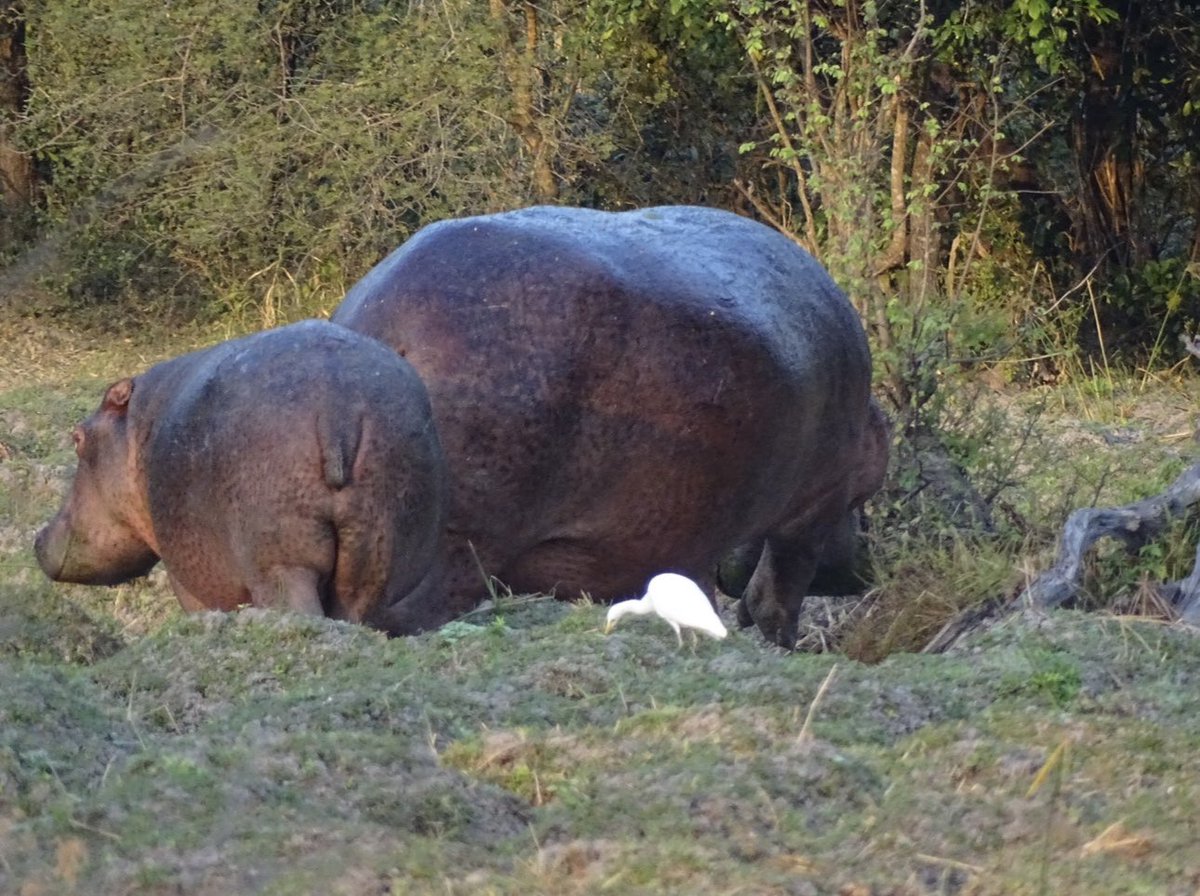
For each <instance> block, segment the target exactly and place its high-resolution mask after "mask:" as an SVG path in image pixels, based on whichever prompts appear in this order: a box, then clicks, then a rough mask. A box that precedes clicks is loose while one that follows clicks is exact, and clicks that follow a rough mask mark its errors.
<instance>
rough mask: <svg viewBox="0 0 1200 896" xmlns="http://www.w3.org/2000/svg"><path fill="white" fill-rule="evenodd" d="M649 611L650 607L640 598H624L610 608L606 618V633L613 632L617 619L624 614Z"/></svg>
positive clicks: (638, 614) (636, 614)
mask: <svg viewBox="0 0 1200 896" xmlns="http://www.w3.org/2000/svg"><path fill="white" fill-rule="evenodd" d="M649 612H650V607H649V606H648V605H645V602H644V601H640V600H623V601H621V602H620V603H618V604H613V605H612V606H611V607H609V608H608V615H607V616H606V617H605V618H604V634H606V635H607V634H608V633H609V632H611V631H612V630H613V629H614V628H615V627H616V625H617V620H618V619H620V618H621V617H622V616H628V615H629V614H630V613H632V614H634V615H635V616H640V615H642V614H645V613H649Z"/></svg>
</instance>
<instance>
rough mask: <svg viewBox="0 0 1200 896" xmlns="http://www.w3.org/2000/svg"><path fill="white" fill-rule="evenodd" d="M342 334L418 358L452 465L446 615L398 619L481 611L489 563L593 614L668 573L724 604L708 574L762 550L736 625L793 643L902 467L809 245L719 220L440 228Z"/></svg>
mask: <svg viewBox="0 0 1200 896" xmlns="http://www.w3.org/2000/svg"><path fill="white" fill-rule="evenodd" d="M332 319H333V320H334V321H336V322H338V323H340V324H342V325H344V326H347V327H349V328H351V329H354V330H358V331H360V332H363V333H366V334H368V335H371V336H374V337H376V338H378V339H380V340H382V341H383V342H385V343H387V344H389V345H391V346H393V347H394V348H395V349H396V350H397V351H398V352H399V353H400V354H401V355H402V356H404V357H405V358H407V359H408V361H409V362H410V363H412V365H413V366H414V367H415V368H416V369H417V371H418V373H419V374H420V375H421V378H422V379H423V380H424V381H425V384H426V387H427V388H428V389H429V393H430V398H431V400H432V402H433V410H434V416H435V418H436V420H437V424H438V431H439V434H440V435H441V438H442V444H443V446H444V448H445V451H446V459H447V464H448V466H449V470H450V477H451V490H450V509H449V516H448V521H447V536H448V537H447V540H446V544H445V552H446V553H445V557H444V560H445V568H446V574H447V599H446V603H445V604H444V605H443V606H431V607H430V608H429V610H430V612H429V615H428V616H426V617H411V618H409V619H407V620H405V621H404V622H403V623H402V624H403V625H408V626H414V627H428V626H430V625H434V624H438V623H440V622H441V621H444V620H445V619H446V618H450V617H451V616H453V615H455V614H458V613H462V612H464V611H466V610H468V609H470V608H471V607H472V606H474V605H475V604H476V603H477V601H478V600H479V599H480V598H481V596H482V595H483V593H484V590H483V584H482V578H481V574H480V569H481V568H482V569H483V570H486V571H487V573H488V574H489V575H494V576H496V577H497V578H498V579H499V580H501V581H502V582H504V583H506V584H507V585H509V586H510V587H512V588H513V589H514V590H517V591H555V592H556V593H557V594H558V595H559V596H562V597H574V596H577V595H579V594H581V593H586V594H588V595H590V596H591V597H592V598H595V599H598V600H612V599H616V598H622V597H634V596H637V595H638V594H640V593H641V590H642V588H643V587H644V586H645V583H646V581H647V580H648V579H649V578H650V577H651V576H652V575H653V574H655V573H659V572H663V571H667V570H672V571H676V572H681V573H684V574H686V575H689V576H691V577H692V578H694V579H696V580H697V581H699V582H700V583H701V584H702V586H703V587H705V588H706V590H707V591H708V593H709V594H710V595H711V594H712V586H713V574H714V568H715V565H716V562H717V561H718V560H719V559H720V558H721V557H722V556H724V555H725V554H726V553H728V552H729V551H730V550H731V549H734V548H737V547H738V546H745V545H753V546H755V549H756V550H757V553H758V559H757V563H756V565H755V569H754V573H753V575H752V577H751V579H750V582H749V584H748V586H747V587H746V590H745V593H744V595H743V597H742V610H741V618H742V621H743V623H744V624H749V623H750V622H754V623H757V624H758V626H759V628H760V629H762V631H763V633H764V634H765V635H766V636H767V637H768V638H769V639H771V640H772V641H775V642H777V643H779V644H782V645H785V646H789V647H790V646H792V645H793V644H794V642H795V638H796V624H797V618H798V615H799V610H800V606H801V603H802V601H803V598H804V595H805V592H806V589H807V588H808V586H809V583H810V581H811V580H812V577H813V572H814V569H815V568H816V566H817V562H818V558H819V557H820V556H821V555H822V552H823V550H824V548H825V546H826V544H827V543H832V542H831V539H832V541H833V542H839V541H844V538H845V535H846V533H847V532H848V531H849V528H848V527H850V526H851V525H852V522H851V520H852V511H853V510H854V509H855V508H856V507H858V506H859V505H861V504H862V502H863V501H864V500H865V499H866V498H867V497H868V496H870V495H871V494H872V493H873V492H874V491H875V490H876V489H877V488H878V487H879V484H880V482H881V480H882V476H883V472H884V467H885V466H886V463H887V450H888V433H887V424H886V421H885V420H884V418H883V416H882V414H880V413H879V411H878V409H877V408H875V407H874V406H873V404H872V403H871V400H870V396H869V386H870V373H871V360H870V355H869V353H868V349H867V342H866V338H865V336H864V334H863V329H862V326H861V324H860V322H859V319H858V317H857V315H856V313H855V312H854V309H853V308H852V307H851V306H850V304H849V302H848V301H847V300H846V298H845V296H844V295H843V294H842V293H841V292H840V291H839V290H838V289H837V287H836V286H835V285H834V284H833V282H832V281H831V280H830V278H829V276H828V275H827V274H826V273H825V271H824V270H823V269H822V268H821V267H820V266H819V265H818V264H817V263H816V262H815V261H814V260H813V259H812V258H811V257H810V256H809V255H807V254H806V253H805V252H804V251H802V250H801V249H799V248H798V247H797V246H796V245H795V244H793V243H792V242H791V241H789V240H787V239H786V238H784V237H783V236H781V235H780V234H778V233H776V232H775V231H773V230H771V229H769V228H767V227H765V226H763V225H760V224H757V223H755V222H753V221H750V220H748V219H745V218H741V217H738V216H736V215H733V214H730V213H727V212H721V211H716V210H713V209H703V208H686V207H675V208H655V209H647V210H643V211H635V212H622V213H610V212H597V211H588V210H582V209H568V208H546V207H543V208H530V209H525V210H522V211H517V212H509V213H505V214H499V215H490V216H484V217H477V218H466V219H461V220H453V221H445V222H441V223H438V224H435V225H432V226H430V227H426V228H424V229H423V230H421V231H420V232H418V233H417V234H416V235H415V236H414V237H413V238H412V239H410V240H409V241H408V242H407V243H405V245H404V246H402V247H401V248H400V249H399V250H397V251H396V252H394V253H393V254H392V255H391V256H389V257H388V258H387V259H385V260H384V261H383V262H381V263H380V264H379V265H378V266H376V267H375V268H374V269H373V270H372V271H370V272H369V273H368V274H367V276H366V277H364V278H363V280H362V281H361V282H359V283H358V284H357V285H356V286H355V287H354V288H353V289H352V290H351V291H350V293H349V294H348V295H347V296H346V299H345V301H344V302H343V303H342V305H341V306H340V307H339V308H338V309H337V311H336V312H335V313H334V315H333V318H332ZM759 544H761V545H762V547H761V549H759V548H758V547H757V545H759ZM842 550H843V551H844V547H843V548H842ZM473 554H474V555H477V559H476V556H473ZM414 609H415V607H414Z"/></svg>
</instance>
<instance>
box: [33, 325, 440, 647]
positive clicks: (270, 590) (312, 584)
mask: <svg viewBox="0 0 1200 896" xmlns="http://www.w3.org/2000/svg"><path fill="white" fill-rule="evenodd" d="M72 436H73V438H74V441H75V453H76V454H77V455H78V458H79V461H78V467H77V469H76V472H75V478H74V481H73V483H72V485H71V489H70V492H69V494H68V495H67V498H66V500H65V502H64V504H63V506H62V508H61V509H60V510H59V512H58V514H57V516H55V517H54V519H53V520H51V521H50V522H49V523H48V524H47V525H46V526H45V527H44V528H43V529H42V530H41V531H40V532H39V533H38V534H37V537H36V540H35V544H34V551H35V554H36V555H37V560H38V563H39V565H40V566H41V568H42V570H43V571H44V572H45V573H46V575H48V576H49V577H50V578H51V579H54V580H57V581H64V582H82V583H86V584H98V585H113V584H118V583H121V582H125V581H128V580H129V579H132V578H134V577H137V576H141V575H144V574H145V573H147V572H149V570H150V569H151V568H152V567H153V566H154V565H155V563H157V562H158V561H159V560H160V559H161V560H162V561H163V565H164V566H165V568H166V571H167V576H168V578H169V580H170V582H171V586H172V588H173V589H174V591H175V594H176V595H177V596H178V598H179V602H180V604H181V605H182V606H183V607H184V609H186V610H206V609H207V610H232V609H234V608H236V607H238V606H241V605H245V604H252V605H254V606H258V607H268V606H273V607H280V608H287V609H290V610H293V611H297V612H301V613H308V614H314V615H317V614H323V615H326V616H330V617H332V618H335V619H344V620H349V621H353V622H362V623H366V624H368V625H374V626H377V627H380V628H384V629H387V623H388V621H389V620H392V619H396V618H403V615H404V614H403V611H402V609H400V606H401V605H403V604H404V603H405V602H406V601H410V600H411V601H415V602H417V603H418V604H423V603H424V602H425V601H427V600H429V599H430V598H429V596H428V593H429V592H436V591H437V589H439V587H440V584H441V582H440V567H439V566H438V562H439V544H440V540H441V538H442V531H443V529H444V526H445V520H444V512H445V507H446V501H447V491H446V465H445V459H444V456H443V454H442V449H441V444H440V442H439V440H438V435H437V429H436V426H435V425H434V421H433V416H432V413H431V409H430V404H429V397H428V395H427V393H426V391H425V388H424V386H423V385H422V383H421V380H420V379H419V377H418V376H417V375H416V373H415V372H414V371H413V369H412V367H411V366H410V365H409V364H408V363H406V362H405V361H404V360H402V359H401V358H400V357H399V356H398V355H397V354H396V353H395V352H393V351H392V350H391V349H389V348H388V347H386V346H384V345H382V344H380V343H379V342H376V341H375V340H373V339H370V338H368V337H366V336H363V335H361V334H359V333H354V332H351V331H349V330H346V329H343V328H342V327H339V326H337V325H335V324H331V323H328V322H324V321H307V322H304V323H298V324H293V325H291V326H287V327H281V328H279V329H276V330H270V331H267V332H263V333H257V334H255V335H252V336H247V337H245V338H242V339H235V340H232V341H229V342H224V343H221V344H219V345H216V346H213V347H211V348H207V349H203V350H200V351H197V352H193V353H191V354H187V355H183V356H181V357H178V358H174V359H172V360H169V361H164V362H163V363H161V364H157V365H155V366H153V367H151V368H150V369H149V370H147V371H146V372H145V373H142V374H140V375H138V376H135V377H133V378H129V379H122V380H119V381H118V382H116V383H114V384H113V385H111V386H109V387H108V389H107V390H106V391H105V393H104V398H103V400H102V401H101V404H100V407H99V409H98V410H97V411H96V412H95V413H93V414H92V415H91V416H90V417H88V418H87V419H86V420H85V421H84V422H83V423H82V424H80V425H78V426H76V427H75V429H74V431H73V433H72Z"/></svg>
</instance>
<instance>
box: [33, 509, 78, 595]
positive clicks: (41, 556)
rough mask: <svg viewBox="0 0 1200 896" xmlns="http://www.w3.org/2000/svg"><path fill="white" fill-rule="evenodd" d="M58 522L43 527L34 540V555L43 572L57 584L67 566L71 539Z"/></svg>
mask: <svg viewBox="0 0 1200 896" xmlns="http://www.w3.org/2000/svg"><path fill="white" fill-rule="evenodd" d="M56 522H57V521H55V522H52V523H49V524H47V525H45V526H43V527H42V529H41V531H40V532H38V534H37V536H36V537H35V538H34V539H33V553H34V556H36V557H37V562H38V566H40V567H41V568H42V572H44V573H45V574H46V575H47V576H49V577H50V578H51V579H53V580H54V581H56V582H57V581H60V578H59V577H60V576H61V575H62V570H63V566H64V565H65V564H66V560H67V548H68V546H69V545H70V543H71V539H70V537H69V536H68V535H67V534H66V532H65V531H63V529H62V527H60V526H57V525H56Z"/></svg>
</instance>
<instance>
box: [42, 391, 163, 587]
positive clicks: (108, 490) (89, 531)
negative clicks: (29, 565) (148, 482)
mask: <svg viewBox="0 0 1200 896" xmlns="http://www.w3.org/2000/svg"><path fill="white" fill-rule="evenodd" d="M133 388H134V382H133V380H130V379H124V380H120V381H119V382H117V383H114V384H113V385H112V386H110V387H109V388H108V391H106V392H105V393H104V400H103V402H101V404H100V408H99V409H98V410H97V411H96V412H95V413H94V414H92V415H91V416H90V417H88V419H87V420H85V421H84V422H83V423H81V424H80V425H78V426H76V427H75V429H74V431H73V432H72V437H73V438H74V440H75V454H76V455H77V456H78V458H79V465H78V467H77V469H76V471H75V480H74V482H72V483H71V491H70V494H68V495H67V499H66V501H65V502H64V503H63V506H62V507H61V508H60V509H59V511H58V514H57V515H56V516H55V517H54V519H52V520H51V521H50V522H49V523H47V524H46V526H45V527H44V528H43V529H42V530H41V531H40V532H38V534H37V538H36V539H35V541H34V546H33V547H34V553H35V554H36V555H37V560H38V564H39V565H40V566H41V567H42V571H43V572H45V573H46V575H48V576H49V577H50V578H52V579H54V580H55V581H59V582H80V583H82V584H87V585H116V584H119V583H121V582H125V581H128V580H129V579H132V578H135V577H137V576H141V575H145V574H146V573H147V572H149V571H150V569H151V567H153V566H154V564H155V563H157V562H158V555H157V554H156V553H155V552H154V550H153V548H152V547H151V545H150V543H149V542H148V540H147V537H146V534H147V532H148V520H146V515H145V510H144V508H145V500H144V498H143V497H142V496H143V495H144V494H145V490H144V489H143V488H142V487H141V483H139V481H138V478H139V477H138V472H137V468H136V464H135V463H134V456H133V454H134V451H136V448H135V446H134V437H133V434H132V432H131V427H130V426H129V419H128V416H129V415H128V411H129V399H130V396H131V395H132V394H133Z"/></svg>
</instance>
